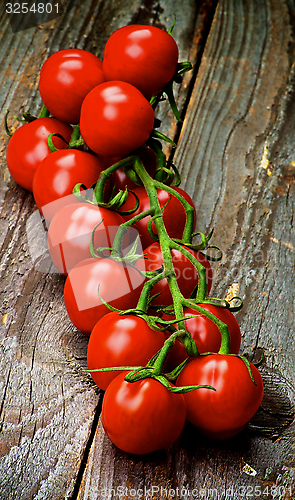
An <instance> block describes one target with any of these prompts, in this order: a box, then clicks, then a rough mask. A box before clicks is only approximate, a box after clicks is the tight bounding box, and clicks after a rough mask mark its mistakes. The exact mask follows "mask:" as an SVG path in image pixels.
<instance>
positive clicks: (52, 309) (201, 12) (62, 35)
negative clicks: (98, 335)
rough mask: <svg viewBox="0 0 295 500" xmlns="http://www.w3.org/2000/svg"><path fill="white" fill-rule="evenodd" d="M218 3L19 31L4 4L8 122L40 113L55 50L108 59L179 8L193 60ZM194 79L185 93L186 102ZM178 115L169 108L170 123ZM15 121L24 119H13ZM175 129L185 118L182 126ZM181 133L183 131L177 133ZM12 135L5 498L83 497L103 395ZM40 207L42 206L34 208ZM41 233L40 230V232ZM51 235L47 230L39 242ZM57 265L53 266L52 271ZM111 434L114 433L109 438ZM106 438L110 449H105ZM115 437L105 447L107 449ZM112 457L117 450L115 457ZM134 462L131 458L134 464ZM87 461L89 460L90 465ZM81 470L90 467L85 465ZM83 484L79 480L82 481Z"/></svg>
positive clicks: (2, 442)
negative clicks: (116, 44) (17, 169)
mask: <svg viewBox="0 0 295 500" xmlns="http://www.w3.org/2000/svg"><path fill="white" fill-rule="evenodd" d="M211 4H212V2H211V1H203V2H201V1H200V2H194V1H192V0H186V1H185V2H182V3H181V5H180V4H177V5H175V3H174V4H173V2H171V1H170V0H169V1H168V0H167V1H162V2H161V5H159V4H155V3H154V2H149V1H139V0H136V1H132V2H130V1H128V2H127V1H125V0H124V1H123V0H122V1H119V2H112V1H103V0H101V1H99V2H93V1H90V0H87V1H85V2H83V3H81V2H75V5H74V7H73V9H71V10H70V11H68V12H67V13H66V14H65V15H64V16H62V17H60V18H58V19H55V20H54V21H52V22H50V23H47V24H44V25H42V26H38V27H35V28H30V29H28V30H25V31H19V32H17V33H14V34H13V33H12V32H11V29H10V25H9V22H8V19H7V16H6V15H5V13H4V4H3V3H2V4H1V6H0V9H1V25H0V28H1V35H2V36H1V40H0V60H1V65H0V81H1V85H0V102H1V113H0V115H1V121H2V123H3V118H4V115H5V113H6V111H7V109H8V108H10V111H11V115H14V114H15V115H20V114H21V113H22V112H23V111H24V110H28V109H29V110H30V112H31V113H33V114H34V113H38V112H39V110H40V108H41V101H40V96H39V93H38V72H39V70H40V67H41V65H42V63H43V62H44V60H45V59H46V58H47V57H48V56H49V55H50V54H51V53H53V52H54V51H56V50H58V49H62V48H66V47H80V48H86V49H88V50H91V51H93V52H95V53H96V54H97V55H98V56H100V57H102V55H103V47H104V44H105V42H106V40H107V38H108V36H109V35H110V34H111V33H112V32H113V31H114V30H115V29H116V28H118V27H120V26H122V25H124V24H127V23H130V22H134V23H139V22H140V23H155V24H156V25H159V26H162V27H165V28H167V27H169V26H170V24H171V23H172V22H173V15H172V12H176V14H177V19H178V21H177V27H176V28H175V37H176V40H177V42H178V44H179V47H180V53H181V58H183V59H188V58H190V59H191V60H192V61H193V60H194V59H195V57H196V56H197V53H198V50H199V46H200V40H201V38H202V36H204V33H205V32H206V29H205V28H206V23H207V15H208V12H209V11H210V8H211ZM190 78H192V76H188V77H186V80H185V82H184V85H183V86H182V90H180V92H179V95H178V101H179V104H180V108H181V106H184V103H185V99H186V95H187V92H188V85H189V81H190ZM170 121H171V117H168V118H167V117H165V113H163V126H164V127H166V129H168V128H169V126H170ZM10 123H11V124H12V125H13V127H15V126H16V125H17V123H16V122H15V121H14V120H10ZM173 127H174V128H173V130H172V132H173V131H174V130H175V127H176V125H175V124H174V125H173ZM173 133H174V132H173ZM7 143H8V139H7V137H6V134H5V131H4V127H3V128H2V130H1V152H0V158H1V167H0V168H1V176H0V189H1V195H0V210H1V218H0V225H1V226H0V244H1V261H0V263H1V265H0V275H1V283H0V311H1V316H0V318H1V326H0V350H1V357H0V363H1V370H0V419H1V428H0V429H1V432H0V452H1V456H2V459H1V463H0V498H1V499H2V498H3V499H5V500H8V499H14V498H18V499H23V500H29V499H32V498H34V499H41V498H42V499H45V498H48V499H50V500H52V499H61V498H70V497H71V496H72V495H73V492H74V496H76V494H77V491H78V487H79V482H78V483H77V482H76V481H77V476H78V475H79V474H81V471H80V473H79V470H80V467H81V463H83V457H84V453H85V449H86V448H87V443H88V442H89V439H90V436H91V429H92V427H94V429H95V426H96V418H97V417H96V415H97V414H98V413H99V407H100V400H101V395H100V392H99V390H98V389H97V388H96V387H94V386H93V384H92V383H91V381H90V377H89V376H88V375H85V374H83V372H82V370H81V369H83V368H86V349H87V339H86V337H85V336H84V335H83V334H82V333H81V332H79V331H77V330H76V329H75V328H73V326H72V325H71V323H70V321H69V319H68V317H67V314H66V312H65V308H64V305H63V297H62V291H63V284H64V277H62V276H60V275H59V274H56V273H54V272H50V269H48V266H47V265H45V264H46V263H45V264H44V262H43V263H42V262H41V263H39V264H37V263H35V265H34V259H33V261H32V255H31V249H30V246H29V243H28V238H27V232H28V224H30V222H31V226H32V225H33V226H34V221H33V224H32V219H31V216H32V214H33V212H34V210H36V207H35V204H34V200H33V197H32V195H31V194H29V193H28V192H26V191H25V190H23V189H22V188H20V187H19V186H17V185H16V183H15V182H14V181H13V180H12V179H11V178H10V175H9V173H8V171H7V167H6V162H5V148H6V145H7ZM35 213H36V212H35ZM38 238H39V235H38ZM41 240H42V235H41V236H40V241H41ZM51 271H52V269H51ZM103 440H104V441H105V438H103ZM105 446H106V448H105ZM106 450H108V444H106V445H104V444H103V448H101V453H102V455H103V456H105V453H106V452H107V451H106ZM111 456H112V452H110V455H109V456H108V458H107V460H109V459H110V457H111ZM126 463H127V462H126ZM82 469H83V467H82ZM82 469H81V470H82ZM75 484H76V487H75Z"/></svg>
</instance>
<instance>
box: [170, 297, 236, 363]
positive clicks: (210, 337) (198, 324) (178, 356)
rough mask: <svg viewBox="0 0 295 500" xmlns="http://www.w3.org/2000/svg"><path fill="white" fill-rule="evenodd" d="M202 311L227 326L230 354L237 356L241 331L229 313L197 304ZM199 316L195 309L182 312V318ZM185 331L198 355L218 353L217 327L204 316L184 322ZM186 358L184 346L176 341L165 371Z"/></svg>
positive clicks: (219, 335) (218, 308)
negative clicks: (205, 311) (190, 337)
mask: <svg viewBox="0 0 295 500" xmlns="http://www.w3.org/2000/svg"><path fill="white" fill-rule="evenodd" d="M198 305H199V306H200V307H202V308H203V309H205V310H207V311H209V312H211V313H212V314H214V315H215V316H216V317H217V318H219V319H220V320H221V321H222V322H223V323H225V324H227V325H228V330H229V335H230V353H231V354H238V353H239V350H240V346H241V330H240V327H239V324H238V322H237V320H236V318H235V316H234V315H233V313H232V312H231V311H229V310H228V309H225V308H223V307H218V306H215V305H212V304H198ZM195 314H199V313H198V312H197V311H196V310H195V309H191V308H187V309H185V310H184V316H193V315H195ZM163 318H164V319H167V320H169V319H173V318H174V316H170V315H168V314H166V315H163ZM185 324H186V327H187V330H188V331H189V332H190V334H191V336H192V338H193V340H194V341H195V343H196V345H197V348H198V351H199V353H200V354H204V353H206V352H216V353H217V352H218V351H219V349H220V345H221V334H220V332H219V330H218V327H217V326H216V325H215V323H213V321H211V319H209V318H207V317H206V316H201V315H199V316H197V317H195V318H190V319H187V320H185ZM186 358H187V352H186V349H185V347H184V345H183V344H182V343H181V342H179V341H178V340H176V342H175V344H174V346H173V347H172V349H171V350H170V351H169V354H168V357H167V361H166V363H167V364H166V367H167V371H169V370H172V369H173V368H175V367H176V366H178V365H179V364H180V363H181V362H182V361H184V360H185V359H186Z"/></svg>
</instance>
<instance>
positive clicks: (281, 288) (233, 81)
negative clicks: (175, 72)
mask: <svg viewBox="0 0 295 500" xmlns="http://www.w3.org/2000/svg"><path fill="white" fill-rule="evenodd" d="M67 3H68V6H69V7H72V8H69V9H68V10H67V12H66V13H65V14H64V15H62V16H60V17H58V18H57V19H54V20H52V21H49V22H46V23H44V24H42V25H39V26H33V27H29V28H27V29H25V30H24V29H22V28H23V26H24V21H25V20H24V18H21V17H20V18H18V19H19V21H18V22H17V23H16V25H14V31H15V33H13V31H12V29H11V24H10V19H9V18H8V16H7V14H6V12H5V3H4V2H2V3H1V6H0V12H1V21H0V23H1V24H0V34H1V40H0V57H1V66H0V75H1V86H0V96H1V97H0V104H1V123H2V127H1V132H0V133H1V153H0V154H1V165H0V169H1V177H0V188H1V191H0V213H1V219H0V224H1V226H0V227H1V230H0V244H1V261H0V262H1V265H0V276H1V284H0V296H1V299H0V308H1V315H0V320H1V321H0V322H1V326H0V355H1V357H0V362H1V369H0V421H1V427H0V429H1V433H0V451H1V457H2V458H1V462H0V498H1V500H8V499H17V500H29V499H34V500H37V499H38V500H41V499H43V500H45V499H48V500H54V499H56V500H61V499H66V498H67V499H72V500H74V499H75V500H76V499H79V500H82V499H83V500H96V499H103V500H104V499H116V498H124V499H131V498H136V499H139V498H153V499H160V498H161V499H169V500H170V499H174V498H176V499H178V498H183V499H186V500H188V499H191V498H196V499H206V500H207V499H210V500H211V499H219V500H221V499H225V498H237V499H248V498H251V499H255V500H256V499H265V500H272V499H281V500H283V499H284V500H285V499H291V498H294V497H295V476H294V473H295V468H294V437H295V426H294V422H293V418H294V401H295V391H294V387H295V370H294V369H295V347H294V346H295V342H294V341H295V339H294V330H295V329H294V310H295V304H294V298H295V294H294V291H295V279H294V278H295V260H294V256H295V253H294V252H295V232H294V225H295V222H294V220H295V218H294V204H295V182H294V181H295V148H294V146H295V133H294V130H295V88H294V82H295V73H294V68H295V3H294V0H219V1H214V0H182V1H181V2H180V1H178V2H177V1H175V0H174V1H171V0H160V1H159V2H153V1H149V0H128V1H127V0H117V1H114V0H96V1H94V0H84V1H72V2H71V1H69V2H67ZM173 13H175V14H176V16H177V24H176V27H175V30H174V36H175V38H176V41H177V43H178V45H179V49H180V60H182V61H183V60H190V61H191V63H192V64H193V68H194V69H193V71H192V72H190V73H188V74H187V75H186V76H185V78H184V81H183V84H182V85H181V87H180V90H179V92H178V95H177V102H178V105H179V108H180V109H181V113H182V117H183V122H182V123H181V125H179V126H177V125H176V122H175V120H174V119H173V117H172V115H171V113H170V112H167V107H166V105H164V106H163V107H162V108H161V109H162V111H161V112H159V116H160V118H161V119H162V120H163V125H162V131H163V132H164V133H167V134H168V135H169V136H170V137H172V138H173V137H175V140H176V141H177V143H178V147H177V150H176V152H175V155H174V162H175V164H176V165H177V166H178V168H179V169H180V171H181V173H182V178H183V182H182V186H183V187H184V188H185V189H186V190H187V191H188V193H189V194H190V195H191V196H192V197H193V199H194V201H195V203H196V207H197V214H198V221H197V224H198V230H200V231H202V232H208V231H209V229H211V228H212V227H213V226H214V227H215V233H214V237H213V243H214V244H216V245H218V246H220V247H221V248H222V249H223V252H224V257H223V260H222V261H221V262H220V263H219V264H218V265H217V264H216V265H215V266H214V289H213V291H212V294H213V295H214V296H218V297H226V296H228V295H230V294H231V293H234V294H238V295H240V296H241V297H242V298H243V300H244V308H243V309H242V311H240V312H239V313H237V319H238V321H239V323H240V325H241V329H242V334H243V338H242V352H243V353H246V354H247V355H250V356H254V355H255V354H256V356H259V355H260V354H259V353H260V349H261V348H262V347H263V348H264V349H265V361H264V363H263V366H262V367H261V373H262V376H263V380H264V384H265V396H264V399H263V403H262V406H261V409H260V410H259V411H258V414H257V415H256V417H255V418H254V419H253V421H252V423H251V425H249V427H248V428H247V429H246V430H245V431H244V432H243V433H242V434H241V435H240V436H238V437H237V438H236V439H234V440H232V441H228V442H224V443H214V442H210V441H207V440H206V439H204V438H202V437H201V436H200V435H199V434H198V433H197V432H196V431H195V430H194V429H192V426H189V425H187V426H186V428H185V430H184V432H183V434H182V436H181V437H180V439H179V440H178V441H177V442H176V443H175V445H174V446H173V447H172V448H171V449H168V450H164V451H161V452H158V453H154V454H152V455H150V456H145V457H134V456H131V455H127V454H125V453H123V452H121V451H119V450H118V449H116V448H115V446H113V445H112V444H111V442H110V441H109V440H108V439H107V438H106V436H105V434H104V431H103V429H102V426H101V422H100V418H99V415H100V409H101V402H102V393H101V392H100V391H99V390H98V388H97V387H94V385H93V383H92V381H91V378H90V376H88V374H85V373H84V372H82V369H84V368H86V350H87V339H86V337H85V336H84V335H83V334H82V333H81V332H80V331H77V330H76V329H75V328H74V327H73V326H72V324H71V323H70V321H69V319H68V317H67V313H66V311H65V307H64V303H63V285H64V277H63V276H61V275H59V274H55V273H50V272H47V270H48V268H46V266H45V265H43V264H40V263H38V262H37V261H36V262H34V259H35V257H36V255H35V254H34V251H33V250H32V241H28V228H31V229H32V227H34V221H35V219H32V214H33V213H34V212H35V211H36V206H35V204H34V199H33V197H32V195H31V194H30V193H29V192H27V191H25V190H24V189H22V188H20V187H19V186H18V185H17V184H16V183H15V182H14V181H13V180H12V179H11V178H10V175H9V173H8V170H7V167H6V159H5V150H6V146H7V143H8V138H7V136H6V133H5V130H4V126H3V123H4V115H5V113H6V111H7V109H8V108H9V109H10V111H11V115H14V114H17V115H20V114H21V112H23V111H24V110H30V112H31V113H33V114H34V113H36V112H38V111H39V110H40V109H41V101H40V96H39V93H38V72H39V70H40V67H41V65H42V63H43V62H44V60H45V59H46V58H47V57H48V56H49V55H50V54H52V53H53V52H55V51H57V50H58V49H63V48H68V47H79V48H84V49H87V50H90V51H92V52H94V53H95V54H96V55H98V56H99V57H102V56H103V48H104V45H105V42H106V40H107V38H108V37H109V35H110V34H111V33H112V32H113V31H114V30H115V29H117V28H119V27H120V26H123V25H124V24H128V23H141V24H155V25H156V26H159V27H162V28H164V29H168V28H169V26H170V25H171V24H172V22H173ZM17 29H19V31H16V30H17ZM10 123H11V124H12V125H15V126H16V122H13V121H12V122H10ZM167 153H168V154H169V153H171V151H169V150H168V149H167ZM32 222H33V224H32ZM30 234H32V233H30ZM31 240H32V238H31ZM42 266H43V267H42Z"/></svg>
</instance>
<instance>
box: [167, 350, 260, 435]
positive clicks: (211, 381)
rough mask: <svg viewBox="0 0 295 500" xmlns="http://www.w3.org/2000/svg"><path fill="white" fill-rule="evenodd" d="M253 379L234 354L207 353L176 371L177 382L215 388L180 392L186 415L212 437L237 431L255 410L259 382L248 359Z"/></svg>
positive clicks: (256, 372)
mask: <svg viewBox="0 0 295 500" xmlns="http://www.w3.org/2000/svg"><path fill="white" fill-rule="evenodd" d="M250 366H251V372H252V375H253V378H254V380H255V383H253V382H252V380H251V378H250V374H249V372H248V369H247V367H246V365H245V363H244V362H243V360H242V359H240V358H239V357H238V356H232V355H225V354H224V355H221V354H211V355H205V356H199V357H197V358H194V359H193V360H192V361H190V362H189V363H188V364H187V365H186V367H185V368H184V369H183V370H182V372H181V373H180V375H179V377H178V379H177V386H182V385H194V384H197V385H199V384H202V385H203V384H204V385H207V384H208V385H210V386H212V387H214V388H215V389H216V391H213V390H212V389H205V388H202V389H196V390H194V391H192V392H188V393H186V394H184V398H185V401H186V404H187V419H188V420H189V421H190V422H192V423H193V424H194V425H195V426H197V427H198V428H199V429H200V430H201V431H202V432H203V433H204V434H205V435H207V436H208V437H210V438H213V439H229V438H231V437H233V436H235V435H236V434H238V433H239V432H240V431H241V430H243V428H244V427H245V426H246V424H247V423H248V422H249V420H250V419H251V418H252V417H253V416H254V414H255V413H256V411H257V410H258V408H259V406H260V403H261V400H262V396H263V382H262V378H261V375H260V373H259V371H258V370H257V368H256V367H255V366H254V365H253V364H251V363H250Z"/></svg>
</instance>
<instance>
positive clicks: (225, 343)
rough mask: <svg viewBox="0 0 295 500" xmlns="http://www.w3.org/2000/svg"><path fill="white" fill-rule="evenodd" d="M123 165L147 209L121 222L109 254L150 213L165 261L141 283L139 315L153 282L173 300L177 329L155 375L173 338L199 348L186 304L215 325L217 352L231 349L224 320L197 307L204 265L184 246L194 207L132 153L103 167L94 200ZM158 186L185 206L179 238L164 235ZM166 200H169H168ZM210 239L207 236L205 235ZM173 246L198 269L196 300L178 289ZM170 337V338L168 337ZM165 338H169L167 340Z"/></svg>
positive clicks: (193, 352) (192, 352)
mask: <svg viewBox="0 0 295 500" xmlns="http://www.w3.org/2000/svg"><path fill="white" fill-rule="evenodd" d="M126 165H133V169H134V171H135V173H136V174H137V176H138V177H139V178H140V180H141V182H142V184H143V185H144V187H145V190H146V192H147V195H148V198H149V202H150V208H149V209H148V210H146V211H145V212H142V213H140V214H138V215H135V216H134V217H133V218H132V219H130V220H129V221H127V222H125V223H124V224H122V225H121V226H120V227H119V229H118V231H117V233H116V236H115V239H114V242H113V246H112V254H113V256H114V257H116V256H118V255H119V254H120V253H121V245H122V240H123V237H124V235H125V233H126V231H128V228H129V227H130V226H132V225H133V224H134V223H136V222H137V221H138V220H140V219H142V218H144V217H146V216H148V215H149V216H150V217H151V218H152V219H153V222H154V224H155V227H156V231H157V236H158V239H159V243H160V247H161V252H162V255H163V261H164V269H163V270H160V271H159V275H158V276H156V277H154V278H151V279H150V280H149V282H148V283H146V284H145V285H144V288H143V291H142V294H141V296H140V298H139V301H138V304H137V308H136V310H137V312H138V314H142V313H143V312H146V311H147V308H148V301H149V296H150V292H151V290H152V287H153V284H154V283H156V282H157V281H159V280H161V279H163V278H166V279H167V281H168V285H169V288H170V291H171V295H172V301H173V308H174V314H175V318H176V323H177V326H178V328H177V329H176V328H175V330H174V332H173V333H172V335H171V339H170V341H168V342H167V343H166V342H165V344H164V346H163V348H162V350H161V351H160V353H159V357H158V358H157V360H156V361H155V366H154V367H153V369H155V370H156V372H157V374H159V373H158V372H161V370H162V369H163V367H164V364H165V359H166V356H167V354H168V352H169V350H170V349H171V347H172V345H173V344H174V342H175V340H176V338H177V339H178V340H179V341H180V342H182V343H183V344H184V346H185V348H186V350H187V353H188V356H197V355H198V354H199V353H198V349H197V346H196V344H195V342H194V341H193V340H192V338H191V335H190V333H189V332H188V331H187V329H186V325H185V317H184V308H185V307H190V308H192V309H194V310H195V311H196V313H199V314H202V315H203V316H206V317H208V319H210V320H211V321H212V322H213V323H214V324H216V326H217V327H218V329H219V331H220V334H221V338H222V341H221V346H220V350H219V354H227V353H229V351H230V336H229V331H228V326H227V325H226V324H225V323H223V322H222V321H221V320H220V319H218V318H217V317H216V316H215V315H214V314H212V313H211V312H209V311H207V310H205V309H203V308H202V307H200V306H199V305H198V304H200V303H202V302H206V298H207V277H206V268H205V267H204V266H203V265H202V264H201V263H200V262H199V261H198V260H197V259H196V258H195V257H194V256H193V255H192V254H191V253H190V252H189V251H188V249H187V248H185V245H186V244H187V245H188V248H189V247H190V246H193V245H192V236H193V234H194V233H193V230H194V220H195V219H194V217H195V215H194V213H195V210H194V208H193V207H192V206H191V205H190V204H189V203H188V202H187V201H186V200H185V199H184V198H183V197H182V196H181V194H179V193H178V192H177V191H175V190H174V189H173V188H172V187H170V186H167V185H165V184H162V183H161V182H159V181H158V180H156V179H153V178H152V177H151V176H150V175H149V174H148V172H147V171H146V169H145V167H144V165H143V164H142V162H141V160H140V159H139V158H138V157H137V156H135V155H132V156H130V157H128V158H124V159H123V160H121V161H119V162H117V163H115V164H114V165H112V166H111V167H109V168H108V169H106V170H104V171H103V172H102V173H101V175H100V177H99V179H98V181H97V183H96V185H95V188H94V192H95V199H96V201H97V203H98V204H100V203H102V199H103V198H102V196H103V191H104V185H105V183H106V181H107V180H108V178H109V177H110V176H111V175H112V173H113V172H115V171H116V170H117V169H118V168H121V167H124V166H126ZM158 189H164V190H166V191H167V192H168V193H169V194H171V196H175V197H176V198H177V199H178V200H179V201H180V202H181V203H182V205H183V206H184V209H185V212H186V224H185V228H184V231H183V236H182V239H181V240H177V241H175V240H173V239H171V238H170V237H169V235H168V234H167V231H166V228H165V224H164V222H163V217H162V214H163V208H162V207H161V206H160V203H159V199H158V196H157V190H158ZM168 203H169V202H168ZM208 239H209V238H208ZM172 249H176V250H178V251H180V252H181V253H182V254H183V255H185V256H186V258H187V259H188V260H189V261H190V262H191V263H192V264H193V265H194V266H195V268H196V269H197V272H198V289H197V295H196V298H195V299H187V298H185V297H184V296H183V295H182V293H181V292H180V290H179V287H178V283H177V279H176V275H175V270H174V266H173V261H172V256H171V250H172ZM167 325H168V323H167ZM169 338H170V337H169ZM167 340H168V339H167Z"/></svg>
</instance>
